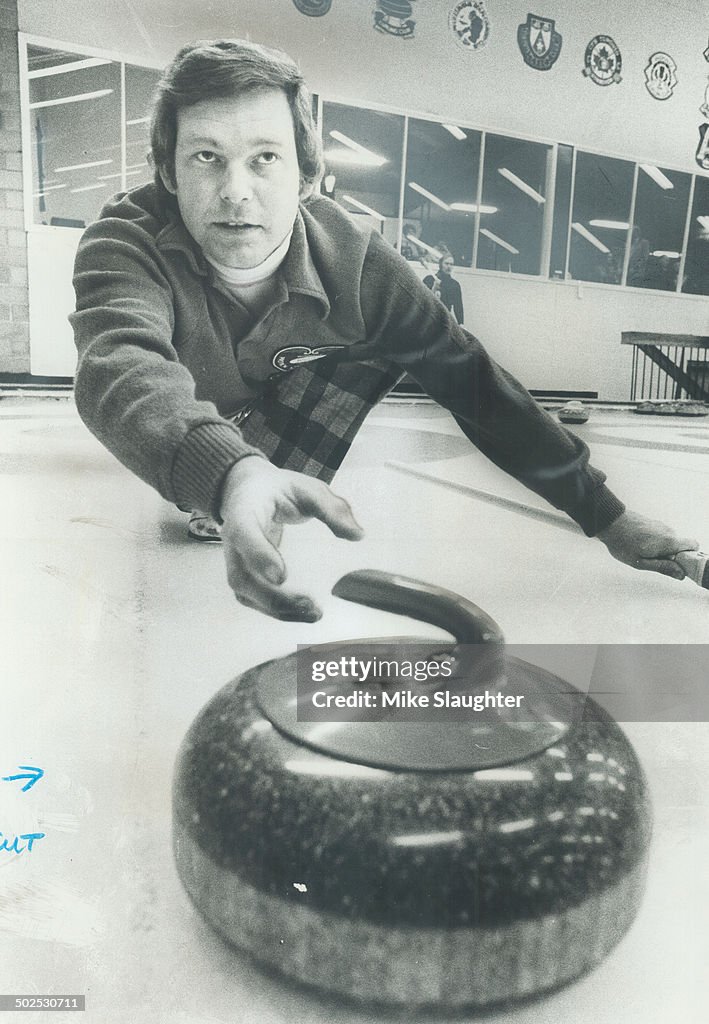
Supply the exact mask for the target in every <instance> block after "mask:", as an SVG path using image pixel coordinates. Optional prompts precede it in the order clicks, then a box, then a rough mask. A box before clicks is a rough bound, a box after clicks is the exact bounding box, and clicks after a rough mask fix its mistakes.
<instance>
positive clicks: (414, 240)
mask: <svg viewBox="0 0 709 1024" xmlns="http://www.w3.org/2000/svg"><path fill="white" fill-rule="evenodd" d="M404 238H406V239H407V241H409V242H411V243H412V244H413V245H416V246H418V248H419V249H423V251H424V252H428V253H430V254H431V256H435V257H436V259H437V260H440V258H441V256H442V255H443V253H442V252H439V250H438V249H434V247H433V246H432V245H429V244H428V242H423V241H421V239H420V238H417V237H416V235H404Z"/></svg>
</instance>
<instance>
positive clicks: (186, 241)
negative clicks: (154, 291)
mask: <svg viewBox="0 0 709 1024" xmlns="http://www.w3.org/2000/svg"><path fill="white" fill-rule="evenodd" d="M155 244H156V245H157V247H158V249H159V250H160V251H161V252H166V251H172V252H179V253H182V254H183V255H184V257H185V259H186V260H187V262H188V263H189V265H190V267H191V268H192V270H193V271H194V272H195V273H197V274H199V275H200V276H202V277H206V278H208V279H210V280H211V279H212V277H213V268H212V267H211V266H210V265H209V263H208V262H207V261H206V259H205V258H204V255H203V254H202V250H201V249H200V248H199V246H198V245H197V244H196V242H195V241H194V239H193V238H192V236H191V235H190V233H189V232H188V231H187V228H186V227H185V226H184V224H183V222H182V219H181V218H180V217H179V215H175V214H171V215H170V219H169V220H168V222H167V223H166V225H165V227H164V228H162V230H161V231H160V232H159V233H158V235H157V236H156V238H155ZM281 272H282V275H283V280H284V281H285V284H286V288H287V290H288V294H289V295H290V293H292V292H295V293H300V294H302V295H310V296H312V297H313V298H314V299H317V300H318V302H319V303H320V305H321V307H322V312H321V319H323V320H324V319H325V318H326V317H327V315H328V314H329V312H330V301H329V299H328V297H327V294H326V293H325V289H324V287H323V283H322V281H321V280H320V275H319V274H318V272H317V270H316V269H315V264H314V263H313V260H312V256H311V255H310V248H309V246H308V239H307V235H306V232H305V225H304V223H303V215H302V213H301V211H300V210H298V213H297V214H296V218H295V223H294V225H293V235H292V237H291V243H290V247H289V249H288V253H287V255H286V258H285V260H284V261H283V263H282V264H281ZM285 299H286V301H287V296H286V297H285Z"/></svg>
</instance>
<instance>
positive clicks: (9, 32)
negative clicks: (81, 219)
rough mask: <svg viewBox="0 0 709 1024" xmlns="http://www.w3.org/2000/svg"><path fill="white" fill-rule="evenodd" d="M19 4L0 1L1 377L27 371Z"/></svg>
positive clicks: (28, 363) (27, 333) (6, 0)
mask: <svg viewBox="0 0 709 1024" xmlns="http://www.w3.org/2000/svg"><path fill="white" fill-rule="evenodd" d="M17 68H18V64H17V0H0V373H28V372H29V369H30V343H29V306H28V303H29V296H28V290H27V236H26V234H25V227H24V215H23V193H22V139H21V133H20V83H19V74H18V70H17Z"/></svg>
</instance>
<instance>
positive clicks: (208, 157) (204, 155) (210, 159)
mask: <svg viewBox="0 0 709 1024" xmlns="http://www.w3.org/2000/svg"><path fill="white" fill-rule="evenodd" d="M195 156H196V158H197V160H199V162H200V163H201V164H213V163H214V161H215V160H216V159H217V154H216V153H213V152H212V150H211V149H200V151H199V153H196V154H195Z"/></svg>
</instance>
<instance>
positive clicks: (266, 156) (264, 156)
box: [256, 150, 278, 164]
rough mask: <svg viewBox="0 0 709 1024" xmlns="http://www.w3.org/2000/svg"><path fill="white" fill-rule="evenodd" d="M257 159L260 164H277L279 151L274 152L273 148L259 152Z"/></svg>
mask: <svg viewBox="0 0 709 1024" xmlns="http://www.w3.org/2000/svg"><path fill="white" fill-rule="evenodd" d="M256 160H257V162H258V163H260V164H275V162H276V160H278V153H272V152H271V150H266V152H265V153H259V155H258V156H257V157H256Z"/></svg>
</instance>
